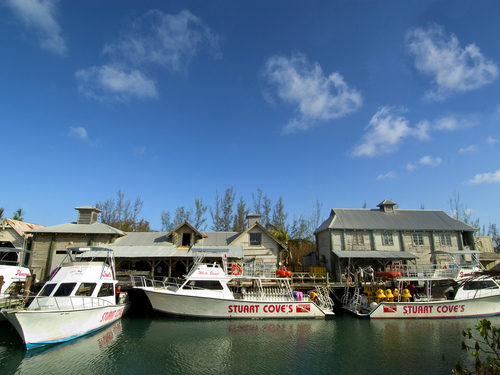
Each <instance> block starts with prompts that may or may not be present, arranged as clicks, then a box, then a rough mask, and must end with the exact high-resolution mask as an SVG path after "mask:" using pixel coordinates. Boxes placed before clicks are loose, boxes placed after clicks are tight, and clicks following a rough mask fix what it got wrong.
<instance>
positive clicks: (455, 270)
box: [376, 264, 475, 280]
mask: <svg viewBox="0 0 500 375" xmlns="http://www.w3.org/2000/svg"><path fill="white" fill-rule="evenodd" d="M473 272H475V269H474V268H472V267H460V266H457V265H451V266H441V265H437V264H429V265H405V266H395V267H389V268H387V269H386V271H385V272H382V273H390V274H392V275H393V276H394V277H403V278H406V279H415V280H417V279H436V280H437V279H457V278H462V277H464V276H468V275H469V274H472V273H473ZM376 274H377V273H376Z"/></svg>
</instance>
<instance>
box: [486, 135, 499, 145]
mask: <svg viewBox="0 0 500 375" xmlns="http://www.w3.org/2000/svg"><path fill="white" fill-rule="evenodd" d="M487 142H488V144H490V145H494V144H495V143H497V142H498V139H496V138H493V137H488V140H487Z"/></svg>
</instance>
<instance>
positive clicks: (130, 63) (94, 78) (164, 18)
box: [75, 10, 222, 102]
mask: <svg viewBox="0 0 500 375" xmlns="http://www.w3.org/2000/svg"><path fill="white" fill-rule="evenodd" d="M219 39H220V38H219V37H218V36H217V35H216V34H215V33H214V32H212V31H211V29H210V28H209V27H208V26H206V25H205V24H204V23H203V22H202V20H201V19H200V18H198V17H196V16H194V15H193V14H192V13H190V12H189V11H187V10H184V11H182V12H180V13H179V14H177V15H171V14H165V13H163V12H161V11H158V10H151V11H148V12H146V13H145V14H144V15H143V16H142V17H140V18H138V19H137V20H136V21H134V22H133V23H132V25H131V27H130V29H129V30H127V31H126V32H124V33H123V34H122V35H121V37H120V41H119V42H117V43H113V44H108V45H106V46H105V47H104V49H103V53H104V55H105V56H108V57H109V58H110V59H112V60H113V62H110V63H107V64H103V65H101V66H93V67H90V68H87V69H81V70H79V71H77V72H76V74H75V76H76V79H77V82H78V90H79V91H80V92H81V93H83V94H84V95H85V96H87V97H88V98H93V99H97V100H100V101H103V102H111V101H118V102H124V101H128V100H130V99H133V98H139V99H158V97H159V93H158V89H157V87H156V82H155V81H154V80H153V79H151V78H148V76H147V74H146V73H145V70H146V69H147V65H150V64H154V65H160V66H162V67H164V68H168V69H170V70H171V71H184V70H185V69H186V68H187V65H188V64H189V62H190V61H191V60H192V58H193V57H194V56H196V54H197V53H198V51H199V50H200V49H202V48H207V49H208V50H209V51H210V53H211V54H212V56H213V58H215V59H219V58H221V57H222V53H221V52H220V48H219Z"/></svg>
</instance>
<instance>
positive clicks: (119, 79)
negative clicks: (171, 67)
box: [75, 65, 158, 102]
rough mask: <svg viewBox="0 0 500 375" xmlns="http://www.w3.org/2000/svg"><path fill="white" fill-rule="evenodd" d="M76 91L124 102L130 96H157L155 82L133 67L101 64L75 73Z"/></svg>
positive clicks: (93, 96)
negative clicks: (125, 67) (126, 67)
mask: <svg viewBox="0 0 500 375" xmlns="http://www.w3.org/2000/svg"><path fill="white" fill-rule="evenodd" d="M75 76H76V79H77V81H78V91H80V92H81V93H82V94H84V95H85V96H87V97H89V98H93V99H97V100H100V101H102V102H110V101H119V102H124V101H128V100H130V99H132V98H140V99H146V98H153V99H157V98H158V91H157V90H156V85H155V83H154V82H153V81H152V80H150V79H149V78H147V77H145V76H144V75H143V74H142V73H141V72H140V71H138V70H135V69H124V68H122V67H119V66H113V65H103V66H93V67H91V68H88V69H81V70H79V71H77V72H76V73H75Z"/></svg>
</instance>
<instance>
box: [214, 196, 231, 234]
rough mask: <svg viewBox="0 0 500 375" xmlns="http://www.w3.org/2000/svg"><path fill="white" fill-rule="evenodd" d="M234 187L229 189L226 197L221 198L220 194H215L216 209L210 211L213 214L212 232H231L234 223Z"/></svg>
mask: <svg viewBox="0 0 500 375" xmlns="http://www.w3.org/2000/svg"><path fill="white" fill-rule="evenodd" d="M234 199H235V195H234V191H233V187H232V186H231V187H228V188H227V189H226V192H225V194H224V197H221V198H219V192H218V191H216V193H215V208H214V209H213V210H212V209H211V210H210V212H211V214H212V223H213V226H212V230H214V231H216V232H229V231H230V230H231V228H232V223H233V204H234Z"/></svg>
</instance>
